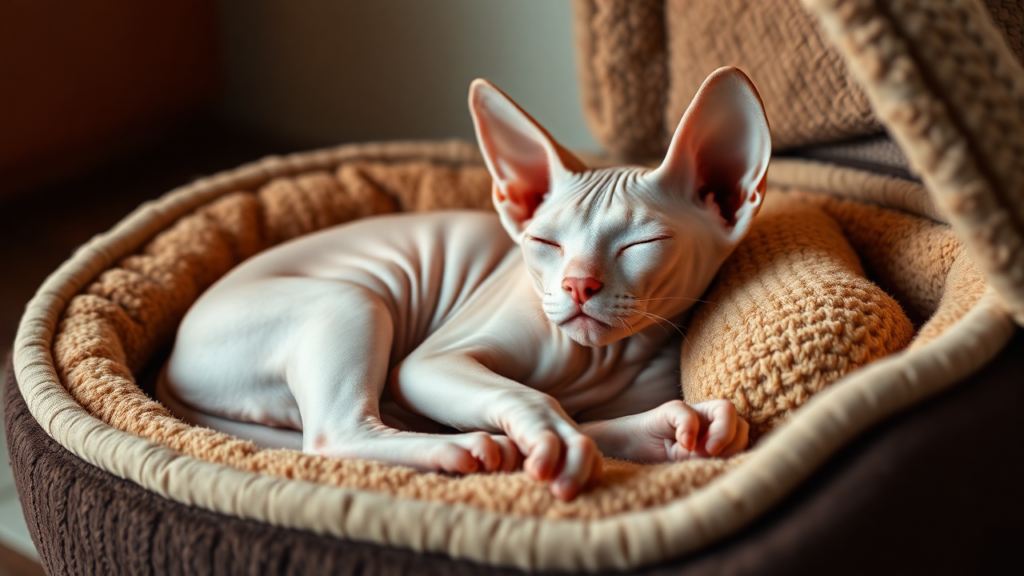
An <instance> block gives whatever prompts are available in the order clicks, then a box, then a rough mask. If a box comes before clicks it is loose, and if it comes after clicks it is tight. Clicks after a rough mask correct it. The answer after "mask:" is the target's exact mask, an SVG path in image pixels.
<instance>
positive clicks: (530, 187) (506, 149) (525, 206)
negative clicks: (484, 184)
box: [469, 79, 586, 242]
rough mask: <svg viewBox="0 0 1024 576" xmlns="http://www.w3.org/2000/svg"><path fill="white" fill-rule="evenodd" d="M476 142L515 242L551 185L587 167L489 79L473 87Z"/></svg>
mask: <svg viewBox="0 0 1024 576" xmlns="http://www.w3.org/2000/svg"><path fill="white" fill-rule="evenodd" d="M469 110H470V112H471V113H472V114H473V124H474V125H475V126H476V139H477V141H478V142H479V144H480V150H481V152H483V156H484V161H486V162H487V169H488V170H490V172H491V177H492V178H493V179H494V189H493V197H494V206H495V208H497V210H498V215H499V216H500V217H501V223H502V224H503V225H504V226H505V229H507V230H508V233H509V234H510V235H511V236H512V238H513V239H514V240H516V241H517V242H518V241H520V239H521V237H522V233H523V230H524V229H525V228H526V225H527V224H528V223H529V221H530V219H531V218H533V215H534V213H535V212H536V211H537V208H538V207H539V206H540V204H541V202H543V201H544V198H545V197H546V196H547V194H548V192H549V191H550V190H551V186H552V182H555V181H557V180H558V179H559V178H561V177H563V176H565V175H566V174H568V173H573V172H582V171H585V170H586V166H585V165H584V164H583V163H582V162H580V160H579V159H578V158H576V157H575V156H573V155H572V154H571V153H570V152H569V151H568V150H566V149H565V148H563V147H562V146H561V145H560V144H558V142H556V141H555V140H554V138H552V137H551V136H550V135H549V134H548V133H547V131H546V130H544V128H542V127H541V125H540V124H538V123H537V121H536V120H534V119H533V118H531V117H530V115H529V114H527V113H526V112H524V111H523V109H522V108H520V107H519V106H518V105H516V103H515V102H513V101H512V99H511V98H509V97H508V96H506V95H505V93H504V92H502V91H501V90H498V89H497V88H496V87H495V86H494V85H493V84H491V83H490V82H487V81H486V80H480V79H477V80H474V81H473V83H472V84H470V86H469Z"/></svg>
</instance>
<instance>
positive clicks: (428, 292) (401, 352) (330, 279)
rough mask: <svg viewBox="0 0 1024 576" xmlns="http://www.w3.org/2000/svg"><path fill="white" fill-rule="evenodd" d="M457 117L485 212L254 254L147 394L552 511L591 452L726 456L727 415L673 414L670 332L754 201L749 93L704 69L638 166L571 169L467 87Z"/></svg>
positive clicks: (289, 441) (232, 426)
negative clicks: (486, 482) (544, 500)
mask: <svg viewBox="0 0 1024 576" xmlns="http://www.w3.org/2000/svg"><path fill="white" fill-rule="evenodd" d="M469 105H470V110H471V112H472V115H473V120H474V122H475V125H476V134H477V138H478V141H479V144H480V149H481V150H482V152H483V157H484V160H485V161H486V163H487V168H488V169H489V170H490V173H491V175H492V177H493V180H494V185H493V200H494V206H495V208H496V211H497V214H493V213H485V212H469V211H461V212H435V213H427V214H406V215H387V216H378V217H371V218H365V219H361V220H358V221H356V222H353V223H349V224H344V225H341V226H337V227H334V228H331V229H328V230H324V231H322V232H318V233H315V234H311V235H308V236H303V237H301V238H298V239H296V240H293V241H290V242H287V243H285V244H283V245H280V246H278V247H275V248H273V249H270V250H268V251H266V252H263V253H261V254H259V255H257V256H255V257H253V258H251V259H250V260H248V261H246V262H244V263H242V264H241V265H239V266H238V267H237V268H235V269H234V270H232V271H231V272H230V273H228V274H227V275H226V276H225V277H224V278H222V279H221V280H220V281H219V282H217V283H216V284H215V285H214V286H213V287H212V288H210V289H209V290H208V291H207V292H206V293H204V294H203V295H202V296H201V297H200V298H199V300H198V301H197V302H196V304H195V305H194V306H193V307H192V309H191V310H190V311H189V312H188V314H187V315H186V317H185V319H184V321H183V322H182V324H181V327H180V329H179V331H178V336H177V340H176V342H175V346H174V350H173V352H172V355H171V358H170V360H169V362H168V364H167V366H166V369H165V370H164V373H163V375H162V377H161V389H162V390H163V391H164V392H162V393H165V394H169V395H170V397H171V398H173V399H174V400H175V401H179V402H181V403H184V404H185V405H187V406H189V407H191V408H192V409H194V411H195V412H194V414H193V417H194V419H195V420H196V421H197V422H199V423H205V424H208V425H211V426H213V427H218V428H221V429H224V430H226V431H230V432H234V433H237V434H241V435H243V436H245V435H249V436H250V437H254V438H258V439H259V442H261V443H263V444H270V445H274V444H278V445H295V444H296V442H294V441H293V440H294V439H295V438H296V437H297V436H299V435H300V434H301V448H302V449H303V450H304V451H306V452H309V453H313V454H322V455H326V456H331V457H338V458H365V459H373V460H380V461H385V462H391V463H395V464H402V465H408V466H413V467H417V468H421V469H430V470H439V471H445V472H449V473H457V474H466V473H472V472H477V471H508V470H514V469H517V468H518V467H520V466H522V467H523V468H524V469H525V471H526V472H527V473H528V474H529V475H530V476H532V477H533V478H536V479H537V480H540V481H549V482H550V488H551V491H552V492H553V493H554V494H555V495H556V496H558V497H560V498H564V499H570V498H573V497H575V496H576V495H577V494H578V493H579V492H580V491H581V490H582V489H584V488H585V486H586V485H587V483H588V482H590V481H591V480H593V479H595V478H597V477H598V476H599V475H600V473H601V454H602V453H603V454H605V455H609V456H613V457H616V458H623V459H628V460H634V461H643V462H663V461H677V460H683V459H686V458H695V457H697V458H700V457H709V456H719V457H724V456H729V455H732V454H735V453H737V452H739V451H741V450H742V449H744V448H745V447H746V444H747V431H748V425H747V423H746V422H745V421H744V420H743V419H742V418H740V417H739V416H738V415H737V413H736V410H735V408H734V407H733V405H732V404H730V403H729V402H727V401H725V400H717V401H710V402H704V403H700V404H694V405H688V404H686V403H685V402H683V400H682V399H680V387H679V375H678V362H679V341H678V340H677V338H678V337H679V335H677V334H676V333H675V332H676V331H675V329H674V325H673V324H672V322H673V321H679V320H680V316H681V315H682V314H684V313H685V311H686V310H687V309H688V308H690V307H691V306H692V305H693V303H694V302H697V301H698V299H699V298H700V296H701V295H702V294H703V293H704V291H705V290H706V289H707V287H708V285H709V284H710V282H711V280H712V279H713V278H714V276H715V274H716V273H717V271H718V269H719V267H720V266H721V265H722V263H723V261H724V260H725V259H726V257H728V255H729V254H730V252H731V251H732V250H733V248H734V247H735V246H736V244H737V243H738V242H739V241H740V239H741V238H742V237H743V235H744V234H745V233H746V231H747V230H748V229H749V227H750V224H751V220H752V219H753V217H754V215H755V214H756V213H757V211H758V209H759V207H760V206H761V202H762V200H763V198H764V193H765V183H766V179H765V174H766V172H767V168H768V161H769V156H770V153H771V142H770V136H769V132H768V123H767V119H766V118H765V113H764V108H763V106H762V104H761V101H760V98H759V97H758V95H757V91H756V90H755V88H754V86H753V84H752V83H751V82H750V80H749V79H748V78H747V77H746V75H744V74H743V73H742V72H740V71H739V70H737V69H735V68H721V69H719V70H717V71H715V72H714V73H713V74H711V76H709V77H708V79H707V80H706V81H705V82H704V84H703V86H701V88H700V90H699V92H698V93H697V95H696V96H695V98H694V100H693V103H692V104H691V105H690V107H689V109H688V110H687V111H686V114H685V115H684V116H683V118H682V120H681V122H680V123H679V127H678V128H677V130H676V132H675V134H674V136H673V138H672V140H671V144H670V146H669V149H668V152H667V154H666V156H665V159H664V161H663V162H662V163H661V165H660V166H659V167H657V168H655V169H647V168H641V167H619V168H610V169H593V170H592V169H589V168H587V167H586V166H585V165H584V164H583V162H581V161H580V160H579V159H577V158H576V157H575V156H573V155H572V154H571V153H570V152H568V151H567V150H566V149H565V148H563V147H562V146H561V145H559V144H558V143H557V142H556V141H555V140H554V139H552V138H551V136H550V135H549V134H548V133H547V132H546V131H545V130H544V129H543V128H542V127H541V126H540V125H539V124H538V123H537V122H536V121H534V120H533V119H532V118H531V117H530V116H529V115H527V114H526V113H525V112H524V111H523V110H522V109H520V108H519V107H518V106H517V105H516V104H515V103H514V102H513V101H512V100H511V99H509V97H508V96H506V95H505V94H504V93H502V92H501V91H500V90H498V89H497V88H495V87H494V86H493V85H491V84H489V83H487V82H486V81H483V80H476V81H474V82H473V83H472V85H471V86H470V92H469ZM444 427H448V428H453V429H455V431H457V432H458V433H443V432H444V431H445V430H444ZM247 430H249V431H252V432H253V434H247V432H246V431H247ZM296 431H301V432H296ZM449 432H450V431H449Z"/></svg>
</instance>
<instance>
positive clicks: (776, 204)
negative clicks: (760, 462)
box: [681, 193, 914, 438]
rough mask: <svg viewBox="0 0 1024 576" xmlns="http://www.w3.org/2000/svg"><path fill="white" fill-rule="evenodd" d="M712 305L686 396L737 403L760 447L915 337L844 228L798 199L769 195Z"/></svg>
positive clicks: (693, 330)
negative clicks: (829, 389)
mask: <svg viewBox="0 0 1024 576" xmlns="http://www.w3.org/2000/svg"><path fill="white" fill-rule="evenodd" d="M705 299H706V300H707V302H708V303H707V304H704V305H702V306H701V307H699V308H698V309H697V310H696V311H695V312H694V316H693V319H692V322H691V323H690V327H689V329H688V330H687V334H686V336H687V338H686V343H684V345H683V354H682V364H681V372H682V386H683V397H684V398H685V399H686V401H687V402H700V401H703V400H709V399H712V398H726V399H728V400H731V401H732V402H733V403H734V404H735V405H736V408H737V409H738V410H739V412H740V413H741V414H742V415H743V416H744V417H745V418H747V419H748V420H749V422H750V424H751V434H752V437H754V438H756V437H757V436H759V435H761V434H763V433H765V432H767V431H768V430H770V429H772V428H774V427H775V426H777V425H778V424H780V423H781V422H783V421H784V420H785V419H786V418H787V417H788V416H789V414H790V413H791V412H792V411H793V410H794V409H796V408H798V407H799V406H800V405H801V404H803V403H804V402H806V401H807V399H808V398H810V397H811V395H812V394H814V393H815V392H818V391H819V390H821V389H822V388H824V387H825V386H827V385H828V384H830V383H832V382H834V381H835V380H837V379H839V378H840V377H842V376H843V375H845V374H847V373H849V372H851V371H853V370H854V369H856V368H857V367H859V366H863V365H864V364H867V363H868V362H871V361H873V360H876V359H878V358H882V357H883V356H886V355H888V354H891V353H893V352H896V351H898V350H900V349H902V348H904V347H905V346H906V345H907V344H908V343H909V342H910V340H911V338H912V337H913V335H914V327H913V325H912V324H911V322H910V320H909V319H908V318H907V316H906V314H904V313H903V310H902V309H901V308H900V305H899V304H898V303H897V302H896V301H895V300H893V299H892V298H891V297H890V296H889V295H888V294H886V293H885V292H884V291H883V290H882V289H881V288H879V287H878V286H876V285H875V284H873V283H872V282H871V281H869V280H868V279H867V278H865V276H864V270H863V268H862V267H861V264H860V260H859V259H858V257H857V253H856V252H855V251H854V250H853V248H852V247H851V246H850V243H849V242H848V241H847V240H846V238H845V237H844V236H843V233H842V230H841V229H840V226H839V224H838V223H837V222H836V221H835V220H834V219H833V218H832V217H830V216H829V215H828V214H826V213H825V212H824V211H823V210H822V209H821V208H819V207H817V206H814V205H812V204H810V203H807V202H804V201H802V200H801V199H800V198H799V197H797V196H796V195H793V194H787V193H773V194H769V195H768V196H767V198H766V199H765V205H764V207H763V208H762V210H761V214H759V215H758V217H757V220H756V221H755V222H754V226H753V228H752V229H751V232H750V234H748V236H747V237H746V238H745V239H744V240H743V242H742V243H741V244H740V246H739V247H738V248H737V249H736V251H735V252H734V253H733V255H732V256H731V257H730V258H729V260H728V261H727V262H726V263H725V266H724V267H723V268H722V270H721V272H720V273H719V276H718V278H717V279H716V281H715V283H714V284H713V285H712V286H711V289H710V290H709V291H708V294H707V296H705Z"/></svg>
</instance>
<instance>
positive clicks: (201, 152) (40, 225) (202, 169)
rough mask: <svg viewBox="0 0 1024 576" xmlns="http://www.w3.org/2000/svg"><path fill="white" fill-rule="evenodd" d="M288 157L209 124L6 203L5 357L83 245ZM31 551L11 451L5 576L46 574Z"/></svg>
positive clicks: (0, 482) (3, 467)
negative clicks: (30, 309) (274, 158)
mask: <svg viewBox="0 0 1024 576" xmlns="http://www.w3.org/2000/svg"><path fill="white" fill-rule="evenodd" d="M287 151H289V150H288V149H287V148H285V147H282V146H281V145H280V144H278V145H274V144H271V143H269V142H268V141H266V140H262V139H258V138H255V137H252V136H249V135H245V134H240V133H237V132H233V131H231V130H226V129H223V128H219V127H213V126H209V127H204V128H201V129H198V130H195V131H193V132H191V133H190V134H189V135H188V136H184V137H181V138H179V139H178V140H177V141H175V142H173V143H169V144H165V145H163V146H162V147H159V148H155V149H151V150H148V151H145V152H142V153H139V154H138V155H136V156H135V157H133V158H130V159H126V160H124V161H123V162H121V163H119V164H118V165H115V166H109V167H106V168H104V169H102V170H98V171H96V172H95V173H93V174H91V175H89V176H87V177H83V178H79V179H77V180H75V181H71V182H66V183H63V184H60V185H57V186H49V187H47V188H44V189H39V190H32V191H29V192H25V193H22V194H19V195H18V196H17V197H15V198H10V199H4V200H0V270H2V271H3V272H2V273H0V359H5V358H6V356H7V352H8V351H9V350H10V349H11V346H12V344H13V341H14V335H15V333H16V331H17V324H18V320H19V318H20V317H21V313H22V311H23V310H24V308H25V304H26V303H27V302H28V301H29V300H30V299H31V298H32V295H33V294H34V293H35V290H36V288H38V287H39V285H40V284H41V283H42V282H43V280H44V279H45V278H46V276H47V275H48V274H49V273H50V272H52V271H53V270H54V269H56V268H57V266H59V265H60V264H61V262H63V261H64V260H66V259H67V258H68V257H70V256H71V254H72V252H74V250H75V248H76V247H77V246H79V245H80V244H82V243H83V242H85V241H86V240H88V239H89V238H91V237H92V236H94V235H95V234H97V233H100V232H103V231H105V230H107V229H108V228H110V227H111V226H113V225H114V224H115V223H116V222H117V221H118V220H120V219H121V218H123V217H124V216H126V215H127V214H128V213H129V212H131V211H132V210H134V209H135V208H136V207H137V206H138V205H139V204H141V203H142V202H144V201H146V200H149V199H153V198H157V197H159V196H160V195H162V194H163V193H164V192H167V191H169V190H171V189H172V188H175V187H177V186H181V185H183V184H187V183H188V182H190V181H192V180H195V179H196V178H199V177H201V176H205V175H209V174H212V173H215V172H218V171H220V170H225V169H228V168H232V167H234V166H237V165H239V164H242V163H245V162H249V161H251V160H256V159H258V158H261V157H263V156H265V155H267V154H272V153H282V152H287ZM0 197H2V195H0ZM0 440H2V435H0ZM3 445H4V446H6V442H4V443H3ZM32 551H33V550H32V548H31V540H30V539H29V538H28V535H27V531H26V530H25V528H24V519H23V518H22V517H21V508H20V504H19V503H18V500H17V494H16V491H15V489H14V485H13V478H12V477H11V472H10V465H9V462H8V459H7V454H6V452H4V454H3V459H2V463H0V576H27V575H37V574H42V573H43V572H42V569H41V568H40V567H39V564H38V563H37V561H36V560H35V559H34V558H30V556H34V554H32Z"/></svg>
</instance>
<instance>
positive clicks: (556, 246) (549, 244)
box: [529, 236, 562, 250]
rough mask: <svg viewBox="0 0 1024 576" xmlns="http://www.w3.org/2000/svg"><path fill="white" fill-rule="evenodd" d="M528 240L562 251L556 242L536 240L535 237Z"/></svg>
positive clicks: (542, 239)
mask: <svg viewBox="0 0 1024 576" xmlns="http://www.w3.org/2000/svg"><path fill="white" fill-rule="evenodd" d="M529 238H530V240H532V241H534V242H537V243H539V244H546V245H548V246H552V247H554V248H558V249H559V250H561V249H562V246H561V245H560V244H559V243H558V242H554V241H552V240H545V239H544V238H538V237H536V236H529Z"/></svg>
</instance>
